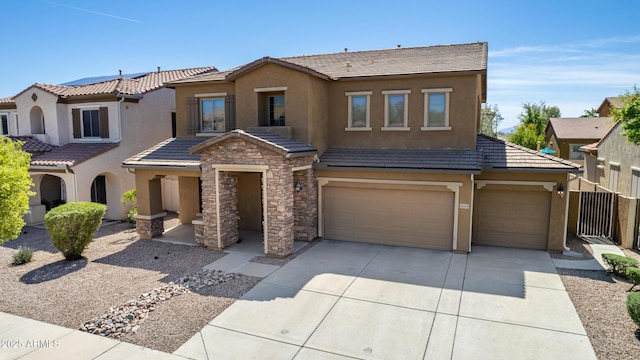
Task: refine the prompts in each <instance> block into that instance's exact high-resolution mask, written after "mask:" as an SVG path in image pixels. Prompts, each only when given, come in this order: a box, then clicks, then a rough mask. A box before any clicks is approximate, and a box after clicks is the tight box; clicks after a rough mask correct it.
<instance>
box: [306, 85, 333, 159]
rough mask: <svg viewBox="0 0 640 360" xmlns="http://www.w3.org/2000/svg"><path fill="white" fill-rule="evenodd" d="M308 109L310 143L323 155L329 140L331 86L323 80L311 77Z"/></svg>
mask: <svg viewBox="0 0 640 360" xmlns="http://www.w3.org/2000/svg"><path fill="white" fill-rule="evenodd" d="M308 104H309V108H308V109H307V113H308V117H309V135H308V138H309V142H310V143H311V144H313V146H315V148H316V149H318V153H320V154H322V153H323V152H324V151H325V150H326V149H327V144H328V138H329V133H328V131H329V120H330V119H329V113H328V112H327V110H326V109H327V108H328V106H329V84H328V83H327V82H326V81H324V80H321V79H318V78H316V77H313V76H310V77H309V94H308Z"/></svg>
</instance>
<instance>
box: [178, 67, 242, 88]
mask: <svg viewBox="0 0 640 360" xmlns="http://www.w3.org/2000/svg"><path fill="white" fill-rule="evenodd" d="M237 69H239V68H238V67H236V68H233V69H231V70H226V71H216V72H210V73H205V74H200V75H194V76H191V77H188V78H185V79H181V80H175V81H171V82H167V85H168V86H171V85H173V84H185V83H187V84H190V83H197V82H209V81H226V79H227V75H229V74H230V73H232V72H233V71H235V70H237Z"/></svg>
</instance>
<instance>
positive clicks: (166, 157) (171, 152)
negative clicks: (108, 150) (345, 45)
mask: <svg viewBox="0 0 640 360" xmlns="http://www.w3.org/2000/svg"><path fill="white" fill-rule="evenodd" d="M204 141H205V139H202V138H171V139H167V140H165V141H163V142H161V143H159V144H157V145H155V146H153V147H151V148H149V149H147V150H145V151H143V152H141V153H139V154H136V155H134V156H132V157H130V158H128V159H127V160H125V161H123V162H122V167H125V168H164V169H167V168H174V169H176V168H183V169H185V170H190V169H194V170H200V154H191V153H190V152H189V149H191V148H192V147H193V146H196V145H198V144H200V143H202V142H204Z"/></svg>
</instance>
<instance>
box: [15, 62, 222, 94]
mask: <svg viewBox="0 0 640 360" xmlns="http://www.w3.org/2000/svg"><path fill="white" fill-rule="evenodd" d="M211 71H217V70H216V68H215V67H213V66H208V67H200V68H191V69H180V70H164V71H160V72H150V73H147V74H146V75H144V76H141V77H138V78H135V79H127V78H122V79H113V80H107V81H103V82H98V83H94V84H86V85H76V86H64V85H52V84H34V85H32V86H34V87H37V88H39V89H42V90H44V91H47V92H49V93H51V94H53V95H57V96H61V97H72V96H83V95H100V94H118V93H122V94H126V95H137V94H145V93H147V92H149V91H153V90H156V89H158V88H161V87H163V86H164V84H165V83H167V82H170V81H175V80H180V79H184V78H187V77H190V76H194V75H199V74H203V73H207V72H211ZM30 88H31V87H29V88H27V89H25V90H23V91H22V92H20V93H19V94H18V95H20V94H22V93H24V92H25V91H27V90H28V89H30ZM18 95H16V96H18Z"/></svg>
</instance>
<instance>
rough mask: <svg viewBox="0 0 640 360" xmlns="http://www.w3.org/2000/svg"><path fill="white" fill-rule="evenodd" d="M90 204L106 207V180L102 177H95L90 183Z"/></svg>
mask: <svg viewBox="0 0 640 360" xmlns="http://www.w3.org/2000/svg"><path fill="white" fill-rule="evenodd" d="M91 202H95V203H100V204H105V205H107V180H106V177H105V176H104V175H98V176H96V177H95V178H94V179H93V181H92V182H91Z"/></svg>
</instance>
